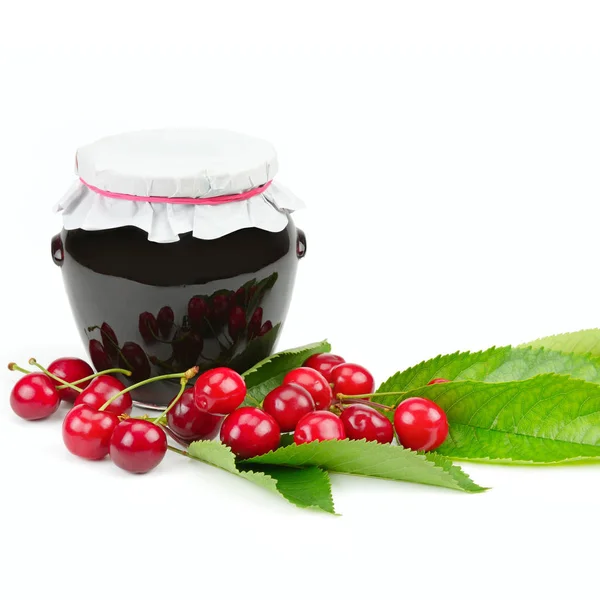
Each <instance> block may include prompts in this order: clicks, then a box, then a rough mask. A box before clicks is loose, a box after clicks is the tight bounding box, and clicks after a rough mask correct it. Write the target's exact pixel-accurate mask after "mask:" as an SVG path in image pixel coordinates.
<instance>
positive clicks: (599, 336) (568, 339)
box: [523, 329, 600, 356]
mask: <svg viewBox="0 0 600 600" xmlns="http://www.w3.org/2000/svg"><path fill="white" fill-rule="evenodd" d="M523 346H532V347H534V348H547V349H549V350H560V351H562V352H575V353H577V354H591V355H592V356H600V329H583V330H581V331H574V332H573V333H560V334H558V335H551V336H548V337H544V338H540V339H539V340H535V341H533V342H529V343H528V344H523Z"/></svg>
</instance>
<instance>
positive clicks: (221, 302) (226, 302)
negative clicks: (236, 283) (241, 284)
mask: <svg viewBox="0 0 600 600" xmlns="http://www.w3.org/2000/svg"><path fill="white" fill-rule="evenodd" d="M230 306H231V296H230V295H228V294H215V295H214V296H213V298H212V312H213V318H214V320H215V322H217V323H219V324H220V325H221V324H223V323H224V322H225V321H226V319H227V316H228V315H229V307H230Z"/></svg>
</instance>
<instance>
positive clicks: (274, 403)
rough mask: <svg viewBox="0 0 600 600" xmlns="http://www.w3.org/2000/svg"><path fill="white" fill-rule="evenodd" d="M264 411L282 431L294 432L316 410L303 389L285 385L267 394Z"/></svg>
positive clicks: (294, 385) (310, 398) (291, 384)
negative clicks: (304, 417)
mask: <svg viewBox="0 0 600 600" xmlns="http://www.w3.org/2000/svg"><path fill="white" fill-rule="evenodd" d="M263 410H264V411H265V412H266V413H268V414H270V415H271V416H272V417H273V418H274V419H275V420H276V421H277V423H278V424H279V427H280V429H281V431H294V429H295V428H296V425H297V424H298V421H299V420H300V419H301V418H302V417H303V416H304V415H305V414H307V413H309V412H313V411H314V410H315V402H314V400H313V399H312V396H311V395H310V394H309V393H308V392H307V391H306V390H305V389H304V388H303V387H300V386H299V385H296V384H295V383H284V384H283V385H280V386H279V387H276V388H275V389H274V390H272V391H270V392H269V393H268V394H267V396H266V398H265V400H264V402H263ZM390 428H391V425H390Z"/></svg>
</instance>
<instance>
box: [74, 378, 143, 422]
mask: <svg viewBox="0 0 600 600" xmlns="http://www.w3.org/2000/svg"><path fill="white" fill-rule="evenodd" d="M125 387H126V386H125V385H124V384H122V383H121V382H120V381H119V380H118V379H117V378H116V377H111V376H110V375H98V377H96V378H94V379H92V381H91V382H90V383H89V384H88V386H87V387H86V388H85V389H84V390H83V391H82V392H81V394H79V396H77V398H76V399H75V406H78V405H80V404H87V406H90V407H91V408H95V409H96V410H99V409H100V408H101V406H102V405H103V404H104V403H105V402H106V401H107V400H110V399H111V398H112V397H113V396H114V395H115V394H118V393H119V392H122V391H123V390H124V389H125ZM132 406H133V402H132V400H131V394H130V393H129V392H126V393H125V394H123V395H121V396H119V397H118V398H116V399H115V400H113V401H112V402H111V403H110V404H109V405H108V406H107V407H106V409H105V410H106V412H109V413H112V414H114V415H122V414H127V415H128V414H129V413H130V412H131V407H132Z"/></svg>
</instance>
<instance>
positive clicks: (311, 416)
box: [294, 410, 346, 444]
mask: <svg viewBox="0 0 600 600" xmlns="http://www.w3.org/2000/svg"><path fill="white" fill-rule="evenodd" d="M345 438H346V431H345V429H344V423H343V422H342V420H341V419H340V418H339V417H338V416H337V415H334V414H333V413H332V412H329V411H327V410H317V411H316V412H311V413H308V414H307V415H304V416H303V417H302V418H301V419H300V421H298V425H296V430H295V431H294V442H295V443H296V444H307V443H308V442H314V441H320V442H323V441H325V440H343V439H345Z"/></svg>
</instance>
